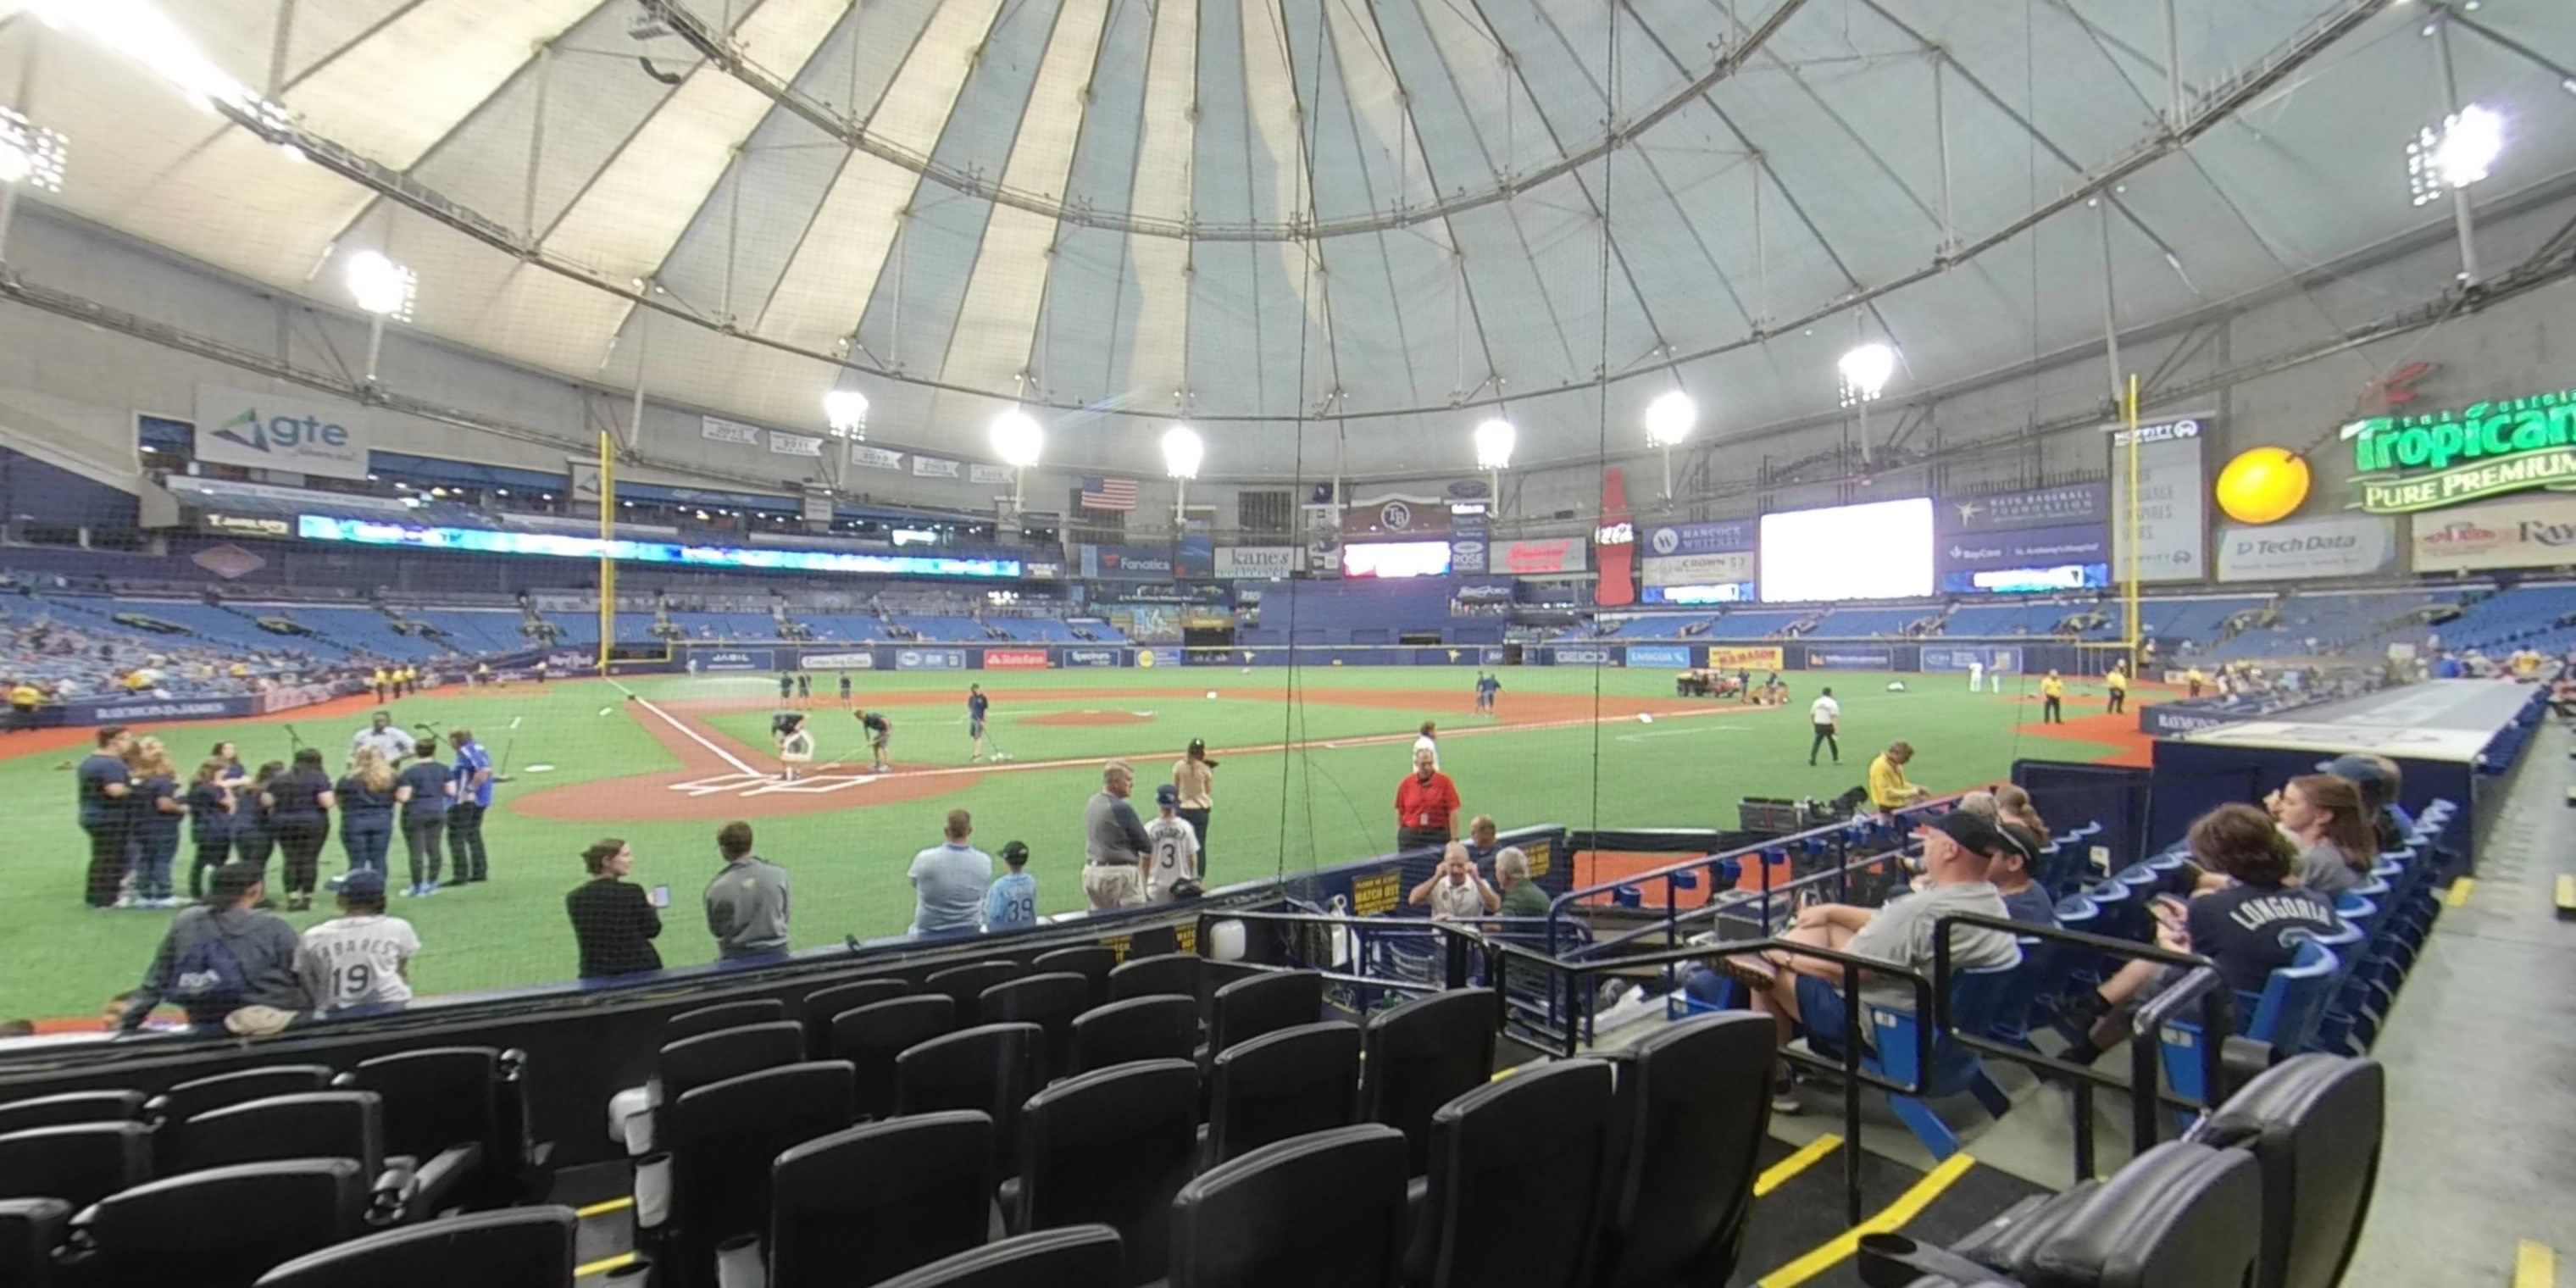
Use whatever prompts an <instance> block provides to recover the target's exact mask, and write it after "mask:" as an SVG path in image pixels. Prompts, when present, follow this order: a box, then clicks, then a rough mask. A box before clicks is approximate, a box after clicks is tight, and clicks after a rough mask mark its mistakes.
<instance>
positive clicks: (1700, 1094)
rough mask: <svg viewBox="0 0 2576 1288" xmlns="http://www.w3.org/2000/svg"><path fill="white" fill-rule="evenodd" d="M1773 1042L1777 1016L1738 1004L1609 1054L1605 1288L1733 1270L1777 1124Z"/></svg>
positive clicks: (1675, 1286)
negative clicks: (1765, 1148)
mask: <svg viewBox="0 0 2576 1288" xmlns="http://www.w3.org/2000/svg"><path fill="white" fill-rule="evenodd" d="M1773 1042H1774V1037H1773V1033H1772V1027H1771V1021H1770V1019H1769V1018H1768V1017H1765V1016H1761V1015H1756V1014H1753V1013H1751V1012H1743V1011H1739V1012H1734V1013H1729V1014H1721V1015H1704V1016H1699V1017H1697V1018H1694V1019H1690V1020H1685V1021H1683V1022H1682V1023H1679V1024H1675V1025H1671V1026H1668V1027H1666V1028H1664V1029H1662V1030H1661V1031H1659V1032H1657V1033H1655V1034H1653V1035H1652V1036H1649V1037H1648V1038H1646V1039H1645V1040H1644V1041H1642V1042H1639V1043H1637V1044H1636V1045H1634V1046H1631V1047H1629V1048H1628V1049H1627V1050H1626V1051H1624V1052H1621V1053H1620V1054H1619V1055H1618V1056H1616V1057H1614V1058H1613V1059H1612V1060H1611V1067H1612V1069H1613V1070H1614V1071H1615V1073H1616V1074H1617V1078H1618V1086H1617V1090H1616V1099H1615V1101H1614V1103H1613V1106H1612V1114H1613V1121H1612V1126H1611V1133H1610V1140H1611V1158H1612V1165H1611V1167H1610V1169H1609V1172H1608V1181H1607V1184H1608V1187H1609V1188H1608V1192H1607V1193H1606V1194H1604V1195H1603V1207H1602V1230H1601V1253H1600V1261H1599V1262H1598V1263H1597V1265H1596V1266H1595V1268H1594V1274H1593V1282H1594V1283H1595V1284H1597V1285H1600V1288H1680V1286H1681V1285H1686V1284H1716V1283H1725V1282H1727V1280H1728V1278H1729V1277H1730V1276H1732V1275H1733V1274H1734V1272H1735V1263H1736V1258H1737V1257H1738V1256H1739V1255H1740V1254H1741V1253H1742V1252H1743V1250H1744V1231H1745V1224H1746V1222H1747V1220H1748V1219H1749V1218H1750V1217H1751V1216H1752V1213H1753V1182H1754V1180H1755V1179H1756V1177H1757V1176H1758V1175H1759V1174H1760V1172H1761V1149H1762V1142H1763V1140H1764V1138H1765V1136H1766V1134H1767V1133H1768V1132H1769V1130H1770V1122H1771V1098H1770V1078H1771V1066H1772V1061H1773V1058H1774V1052H1773Z"/></svg>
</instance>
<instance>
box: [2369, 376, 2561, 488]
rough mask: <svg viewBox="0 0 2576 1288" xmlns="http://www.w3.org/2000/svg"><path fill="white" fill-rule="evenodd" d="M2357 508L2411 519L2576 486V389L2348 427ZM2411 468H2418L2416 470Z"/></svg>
mask: <svg viewBox="0 0 2576 1288" xmlns="http://www.w3.org/2000/svg"><path fill="white" fill-rule="evenodd" d="M2343 441H2345V442H2347V443H2350V444H2352V467H2353V472H2354V474H2355V476H2356V477H2355V479H2354V483H2355V484H2356V485H2357V486H2358V487H2359V488H2360V489H2361V495H2360V497H2359V498H2357V499H2356V500H2355V501H2354V502H2353V505H2354V508H2355V509H2360V510H2366V511H2368V512H2370V513H2372V514H2405V513H2410V512H2413V511H2417V510H2433V509H2439V508H2441V507H2443V506H2448V505H2457V504H2459V503H2461V502H2463V501H2474V500H2478V499H2480V498H2482V497H2491V496H2503V495H2505V494H2508V493H2512V492H2522V491H2527V490H2530V489H2532V488H2549V489H2552V490H2554V491H2566V490H2569V489H2576V389H2571V390H2561V391H2559V392H2557V393H2545V394H2534V395H2532V396H2530V397H2527V398H2515V399H2511V400H2509V401H2504V402H2488V403H2474V404H2472V405H2470V406H2468V407H2466V408H2462V409H2459V410H2456V411H2441V412H2430V413H2427V414H2424V415H2420V416H2373V417H2370V418H2369V419H2367V420H2357V421H2354V422H2353V423H2351V424H2349V425H2346V426H2344V427H2343ZM2409 471H2415V472H2413V473H2410V472H2409Z"/></svg>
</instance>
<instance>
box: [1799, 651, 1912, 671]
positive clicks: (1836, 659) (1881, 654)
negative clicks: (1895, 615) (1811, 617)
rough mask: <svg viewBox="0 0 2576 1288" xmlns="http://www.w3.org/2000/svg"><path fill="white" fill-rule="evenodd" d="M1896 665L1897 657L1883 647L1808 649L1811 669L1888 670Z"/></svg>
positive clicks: (1808, 665) (1808, 660)
mask: <svg viewBox="0 0 2576 1288" xmlns="http://www.w3.org/2000/svg"><path fill="white" fill-rule="evenodd" d="M1895 667H1896V657H1895V655H1894V654H1892V653H1889V652H1888V651H1887V650H1886V649H1883V648H1821V647H1810V648H1809V649H1808V650H1807V669H1808V670H1810V671H1888V670H1893V669H1895Z"/></svg>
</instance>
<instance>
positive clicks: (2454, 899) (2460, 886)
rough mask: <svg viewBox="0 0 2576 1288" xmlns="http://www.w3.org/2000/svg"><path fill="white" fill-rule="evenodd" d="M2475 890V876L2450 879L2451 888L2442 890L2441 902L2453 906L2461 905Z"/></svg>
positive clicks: (2476, 887)
mask: <svg viewBox="0 0 2576 1288" xmlns="http://www.w3.org/2000/svg"><path fill="white" fill-rule="evenodd" d="M2477 892H2478V882H2477V878H2475V877H2457V878H2454V879H2453V880H2452V882H2451V888H2450V889H2448V890H2445V891H2443V892H2442V902H2443V903H2445V904H2448V905H2450V906H2451V907H2454V908H2458V907H2462V906H2465V905H2466V904H2467V903H2468V901H2469V896H2470V895H2473V894H2476V893H2477Z"/></svg>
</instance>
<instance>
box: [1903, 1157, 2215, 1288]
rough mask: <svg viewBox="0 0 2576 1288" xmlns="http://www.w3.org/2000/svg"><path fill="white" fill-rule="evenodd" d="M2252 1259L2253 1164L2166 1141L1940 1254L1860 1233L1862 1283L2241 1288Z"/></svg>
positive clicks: (2011, 1213)
mask: <svg viewBox="0 0 2576 1288" xmlns="http://www.w3.org/2000/svg"><path fill="white" fill-rule="evenodd" d="M2262 1253H2263V1179H2262V1168H2261V1166H2260V1165H2259V1164H2257V1163H2256V1162H2255V1161H2254V1157H2253V1155H2251V1154H2248V1153H2246V1152H2244V1151H2243V1150H2235V1149H2211V1148H2210V1147H2209V1146H2207V1145H2201V1144H2196V1143H2193V1142H2190V1141H2168V1142H2166V1143H2164V1144H2162V1145H2158V1146H2156V1147H2155V1148H2154V1149H2151V1150H2148V1151H2147V1152H2146V1153H2144V1154H2140V1155H2138V1156H2137V1157H2136V1158H2134V1159H2131V1160H2130V1161H2129V1164H2128V1166H2126V1167H2123V1168H2121V1169H2120V1170H2119V1171H2118V1172H2116V1173H2114V1174H2113V1175H2112V1176H2111V1177H2110V1179H2108V1180H2102V1181H2083V1182H2079V1183H2077V1184H2076V1185H2075V1186H2073V1187H2071V1188H2069V1189H2067V1190H2066V1191H2065V1192H2063V1193H2060V1194H2053V1195H2047V1196H2043V1197H2041V1198H2037V1199H2032V1200H2028V1201H2026V1202H2023V1203H2020V1204H2016V1205H2015V1206H2014V1207H2012V1208H2011V1209H2010V1210H2008V1211H2006V1212H2005V1213H2004V1214H2003V1215H2002V1216H2000V1217H1997V1218H1995V1219H1994V1220H1992V1221H1990V1222H1988V1223H1986V1225H1984V1226H1982V1227H1980V1228H1979V1229H1977V1230H1976V1231H1974V1232H1972V1233H1971V1234H1970V1235H1969V1236H1968V1237H1967V1238H1965V1239H1963V1240H1961V1241H1960V1242H1959V1243H1957V1244H1955V1245H1953V1246H1952V1247H1949V1248H1939V1247H1933V1246H1929V1245H1925V1244H1922V1243H1919V1242H1917V1241H1915V1240H1913V1239H1910V1238H1908V1237H1906V1236H1904V1235H1900V1234H1870V1235H1864V1236H1862V1238H1861V1241H1860V1273H1861V1278H1862V1280H1863V1282H1866V1283H1872V1284H1882V1283H1899V1284H1910V1283H1913V1282H1915V1281H1914V1280H1913V1279H1911V1278H1908V1277H1907V1276H1909V1275H1916V1276H1919V1275H1925V1274H1939V1275H1946V1276H1948V1277H1949V1278H1951V1279H1953V1280H1955V1281H1957V1282H1959V1283H1963V1284H1975V1283H1982V1282H1984V1279H1985V1277H1986V1276H2003V1277H2007V1278H2009V1279H2012V1280H2019V1281H2021V1282H2023V1283H2028V1284H2037V1285H2046V1286H2047V1288H2059V1286H2061V1285H2074V1286H2079V1288H2198V1286H2199V1285H2204V1284H2250V1283H2253V1282H2255V1280H2254V1279H2253V1278H2252V1276H2253V1274H2254V1271H2255V1267H2256V1266H2257V1265H2259V1264H2260V1263H2261V1260H2262Z"/></svg>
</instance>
